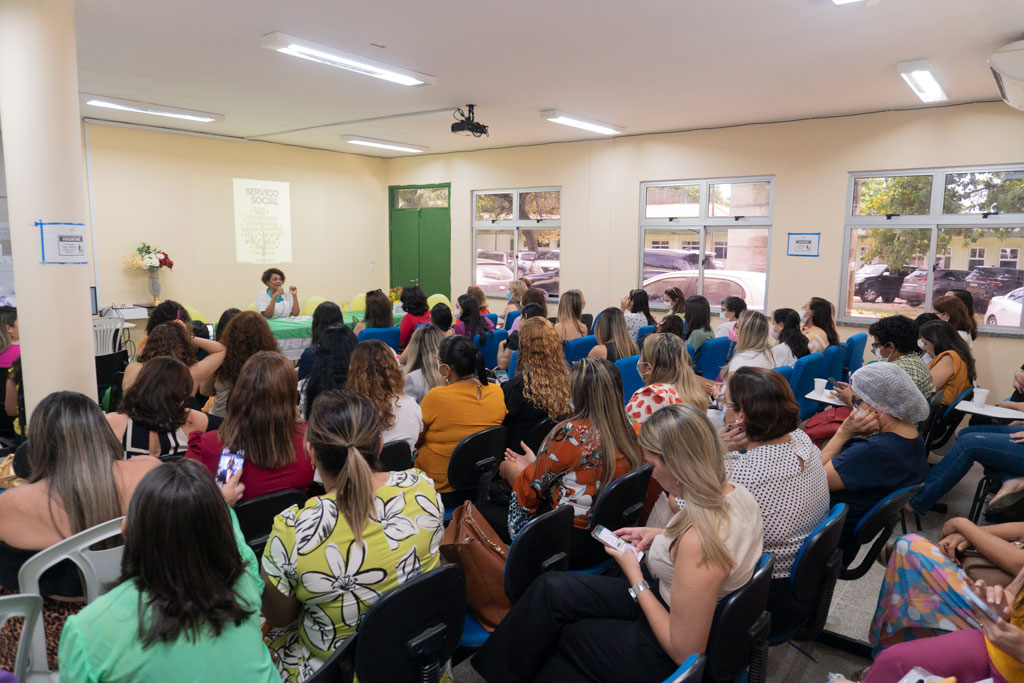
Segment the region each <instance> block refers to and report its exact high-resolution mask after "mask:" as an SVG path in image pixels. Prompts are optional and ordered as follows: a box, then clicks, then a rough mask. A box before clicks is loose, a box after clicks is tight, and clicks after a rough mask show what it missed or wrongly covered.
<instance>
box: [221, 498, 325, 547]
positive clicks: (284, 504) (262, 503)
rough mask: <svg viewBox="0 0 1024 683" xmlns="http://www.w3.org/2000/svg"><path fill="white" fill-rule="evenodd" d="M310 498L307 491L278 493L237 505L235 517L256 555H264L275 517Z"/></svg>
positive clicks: (247, 542)
mask: <svg viewBox="0 0 1024 683" xmlns="http://www.w3.org/2000/svg"><path fill="white" fill-rule="evenodd" d="M308 498H309V496H308V495H307V494H306V492H305V491H277V492H275V493H268V494H267V495H265V496H260V497H259V498H253V499H252V500H246V501H243V502H241V503H238V504H237V505H235V516H236V517H238V527H239V529H241V531H242V536H243V537H244V538H245V542H246V544H248V546H249V547H250V548H252V550H253V552H255V553H256V557H260V556H261V555H262V554H263V547H264V546H265V545H266V544H267V537H268V536H270V530H271V529H272V528H273V527H274V517H277V516H278V515H279V514H281V512H282V511H284V510H287V509H288V508H290V507H291V506H292V505H300V506H301V505H302V504H303V503H305V502H306V500H307V499H308Z"/></svg>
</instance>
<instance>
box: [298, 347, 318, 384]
mask: <svg viewBox="0 0 1024 683" xmlns="http://www.w3.org/2000/svg"><path fill="white" fill-rule="evenodd" d="M314 363H316V347H315V346H313V345H312V344H310V345H309V346H307V347H306V350H305V351H303V352H302V355H301V356H300V357H299V381H300V382H301V381H302V380H304V379H306V378H307V377H309V373H311V372H312V371H313V364H314Z"/></svg>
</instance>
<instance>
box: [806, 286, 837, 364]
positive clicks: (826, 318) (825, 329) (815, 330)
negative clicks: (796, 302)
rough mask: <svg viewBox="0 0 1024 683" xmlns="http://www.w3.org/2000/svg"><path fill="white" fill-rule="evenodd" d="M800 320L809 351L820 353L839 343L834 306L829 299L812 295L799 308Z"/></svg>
mask: <svg viewBox="0 0 1024 683" xmlns="http://www.w3.org/2000/svg"><path fill="white" fill-rule="evenodd" d="M800 321H801V322H802V323H803V325H804V335H805V336H806V337H807V348H808V349H810V351H811V353H822V352H823V351H824V350H825V349H827V348H828V347H830V346H838V345H839V332H838V331H836V318H835V308H834V307H833V306H832V302H830V301H829V300H827V299H822V298H821V297H817V296H812V297H811V298H810V299H808V301H807V303H805V304H804V306H803V308H802V309H800Z"/></svg>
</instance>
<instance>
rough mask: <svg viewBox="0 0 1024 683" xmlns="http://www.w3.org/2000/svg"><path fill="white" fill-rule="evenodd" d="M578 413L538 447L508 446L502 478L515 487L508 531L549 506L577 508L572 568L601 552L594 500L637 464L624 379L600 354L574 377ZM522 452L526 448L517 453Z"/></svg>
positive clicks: (577, 369)
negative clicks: (593, 522)
mask: <svg viewBox="0 0 1024 683" xmlns="http://www.w3.org/2000/svg"><path fill="white" fill-rule="evenodd" d="M570 385H571V390H572V407H573V414H572V415H571V416H570V417H569V418H568V419H566V420H565V421H564V422H561V423H559V424H558V425H556V426H555V428H554V429H553V430H551V433H550V434H549V435H548V436H547V437H546V438H545V439H544V442H543V444H542V445H541V447H540V450H539V452H538V453H536V454H534V452H533V451H531V450H530V449H529V448H527V447H526V444H525V443H524V444H520V447H519V448H517V449H516V450H512V449H508V450H506V451H505V461H504V462H503V463H502V464H501V467H500V470H499V471H500V473H501V476H502V477H503V478H504V479H505V481H507V482H508V483H509V485H510V486H511V487H512V494H511V496H510V499H509V504H508V531H509V535H510V536H515V535H516V534H517V533H518V532H519V530H520V529H521V528H522V527H523V526H524V525H525V524H526V523H527V522H528V521H530V519H532V518H533V517H534V516H536V515H537V514H538V513H539V512H541V511H542V508H545V509H548V508H550V509H554V508H557V507H559V506H560V505H571V506H572V507H573V516H574V521H573V526H574V533H573V539H572V546H573V551H572V553H571V555H570V560H569V561H570V564H571V566H572V567H574V568H577V567H588V566H593V565H594V564H596V563H597V562H598V561H600V559H601V558H602V557H603V554H602V551H601V545H600V544H598V543H596V542H595V541H594V540H593V539H591V538H590V534H589V532H588V531H587V525H588V524H589V523H590V513H591V511H592V506H593V504H594V502H595V501H596V500H597V497H598V495H599V494H600V492H601V491H602V490H604V488H605V487H606V486H608V484H610V483H611V482H612V481H614V480H616V479H618V478H619V477H621V476H622V475H624V474H626V473H627V472H629V471H630V470H632V469H633V468H634V467H639V466H640V464H641V463H640V460H641V458H640V451H639V449H638V448H637V441H636V434H635V433H634V432H633V429H632V428H631V427H630V423H629V419H628V418H627V417H626V413H625V412H624V411H623V410H622V400H621V398H620V397H621V396H622V379H621V378H620V377H619V373H617V372H616V371H615V367H614V366H613V365H612V364H611V363H609V362H608V361H606V360H603V359H600V358H587V359H585V360H582V361H580V362H578V363H576V364H575V365H573V367H572V372H571V375H570ZM520 449H521V450H523V453H518V452H516V451H517V450H520Z"/></svg>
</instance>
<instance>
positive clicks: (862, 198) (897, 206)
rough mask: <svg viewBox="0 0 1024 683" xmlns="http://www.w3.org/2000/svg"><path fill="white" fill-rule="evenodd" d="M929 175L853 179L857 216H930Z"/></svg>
mask: <svg viewBox="0 0 1024 683" xmlns="http://www.w3.org/2000/svg"><path fill="white" fill-rule="evenodd" d="M931 196H932V177H931V176H930V175H904V176H881V177H877V178H854V181H853V215H854V216H885V215H886V214H897V215H900V216H921V215H927V214H928V213H929V211H930V208H931Z"/></svg>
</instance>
